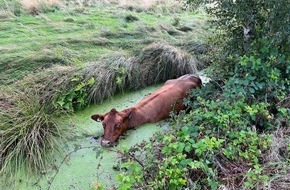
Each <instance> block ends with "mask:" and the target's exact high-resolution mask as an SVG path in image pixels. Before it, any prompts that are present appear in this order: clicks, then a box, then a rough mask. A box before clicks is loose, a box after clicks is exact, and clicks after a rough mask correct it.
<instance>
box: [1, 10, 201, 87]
mask: <svg viewBox="0 0 290 190" xmlns="http://www.w3.org/2000/svg"><path fill="white" fill-rule="evenodd" d="M128 15H133V16H134V17H136V18H138V20H137V21H134V22H127V21H126V16H128ZM174 17H176V18H178V19H179V20H180V23H181V25H187V24H188V23H193V22H196V21H198V22H200V23H201V24H200V25H199V26H197V27H195V29H194V30H199V29H200V28H201V27H202V26H203V25H204V24H205V21H204V19H201V18H199V17H197V16H196V14H194V13H186V14H184V13H178V12H169V11H167V12H165V13H164V14H161V13H156V12H154V11H151V12H144V11H143V12H142V11H141V12H136V11H134V10H133V11H130V10H127V9H123V8H120V7H112V6H110V5H99V6H96V7H83V8H78V7H67V8H65V9H56V10H53V11H52V12H47V13H39V14H38V15H31V14H28V13H25V12H24V13H21V15H20V16H8V17H5V18H3V19H1V18H0V21H1V23H0V54H1V56H0V79H1V82H0V85H1V84H2V85H3V84H10V83H13V82H14V81H16V80H18V79H21V78H23V77H24V76H25V75H27V74H28V73H29V72H33V71H35V70H36V69H39V68H47V67H51V66H52V65H54V64H62V65H81V64H85V63H86V62H90V61H95V60H97V59H98V58H99V57H101V56H102V55H104V54H110V53H112V52H115V51H119V50H120V49H121V50H123V51H126V52H128V53H136V52H138V51H139V50H141V49H142V48H143V47H145V46H146V45H147V44H149V43H151V42H158V41H160V40H162V41H167V42H169V43H170V44H177V43H178V42H179V41H180V40H182V39H183V38H185V37H186V36H188V35H190V34H188V33H184V32H181V33H180V34H179V35H175V36H171V35H170V34H168V32H167V31H166V28H164V27H162V26H163V25H168V26H171V24H172V23H173V22H174ZM160 20H162V22H160ZM202 36H204V34H202ZM148 40H149V42H148Z"/></svg>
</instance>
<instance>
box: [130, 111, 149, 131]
mask: <svg viewBox="0 0 290 190" xmlns="http://www.w3.org/2000/svg"><path fill="white" fill-rule="evenodd" d="M129 109H132V111H131V114H132V115H131V117H130V118H129V119H128V127H129V129H132V128H135V127H136V126H139V125H143V124H144V123H148V121H147V118H146V117H145V116H144V113H142V111H141V110H140V109H138V108H136V107H132V108H129Z"/></svg>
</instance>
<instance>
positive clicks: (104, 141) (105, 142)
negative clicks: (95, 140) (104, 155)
mask: <svg viewBox="0 0 290 190" xmlns="http://www.w3.org/2000/svg"><path fill="white" fill-rule="evenodd" d="M101 145H102V146H110V145H111V142H110V141H108V140H105V139H102V141H101Z"/></svg>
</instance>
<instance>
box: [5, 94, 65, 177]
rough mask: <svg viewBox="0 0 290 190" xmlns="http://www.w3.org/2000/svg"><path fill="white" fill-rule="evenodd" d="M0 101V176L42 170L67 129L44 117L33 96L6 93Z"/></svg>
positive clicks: (50, 159) (63, 137) (52, 118)
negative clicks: (23, 170)
mask: <svg viewBox="0 0 290 190" xmlns="http://www.w3.org/2000/svg"><path fill="white" fill-rule="evenodd" d="M2 97H3V96H2ZM1 102H2V103H0V115H1V117H0V173H1V177H2V178H3V177H13V176H14V175H15V174H16V173H17V171H19V170H20V169H21V168H23V167H24V168H26V171H33V172H35V171H43V170H45V168H46V167H47V166H48V163H51V161H52V160H53V155H54V154H55V153H56V152H57V151H58V150H59V148H60V147H61V141H62V140H63V139H65V137H66V134H68V133H67V132H66V131H68V130H67V126H65V125H63V126H60V125H59V124H58V123H57V122H56V120H55V118H54V117H53V115H51V114H47V111H46V109H47V107H46V106H45V105H41V104H39V96H38V95H37V94H35V93H29V92H27V91H26V92H23V91H15V90H13V91H12V90H9V93H7V94H6V95H5V96H4V98H3V99H1Z"/></svg>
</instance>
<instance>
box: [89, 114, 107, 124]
mask: <svg viewBox="0 0 290 190" xmlns="http://www.w3.org/2000/svg"><path fill="white" fill-rule="evenodd" d="M91 118H92V119H93V120H95V121H97V122H100V121H103V120H104V116H103V115H100V114H95V115H92V116H91Z"/></svg>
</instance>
